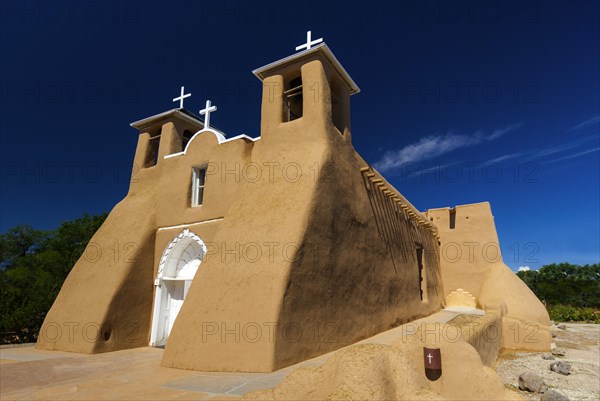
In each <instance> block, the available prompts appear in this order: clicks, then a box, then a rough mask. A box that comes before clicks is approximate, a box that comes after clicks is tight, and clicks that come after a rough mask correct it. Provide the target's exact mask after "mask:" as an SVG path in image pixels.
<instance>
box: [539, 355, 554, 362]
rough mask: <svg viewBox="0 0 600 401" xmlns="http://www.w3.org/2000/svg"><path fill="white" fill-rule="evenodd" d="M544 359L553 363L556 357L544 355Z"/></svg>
mask: <svg viewBox="0 0 600 401" xmlns="http://www.w3.org/2000/svg"><path fill="white" fill-rule="evenodd" d="M542 359H547V360H549V361H553V360H554V357H553V356H552V354H544V355H542Z"/></svg>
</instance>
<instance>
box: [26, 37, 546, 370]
mask: <svg viewBox="0 0 600 401" xmlns="http://www.w3.org/2000/svg"><path fill="white" fill-rule="evenodd" d="M315 42H316V41H315ZM305 47H306V49H305V50H302V51H300V52H298V53H295V54H293V55H291V56H289V57H287V58H284V59H282V60H279V61H276V62H274V63H271V64H268V65H266V66H264V67H262V68H259V69H257V70H255V71H254V74H255V75H256V76H257V77H258V78H259V79H260V80H261V82H262V86H263V95H262V96H263V97H262V110H261V132H260V137H258V138H250V137H247V136H244V135H241V136H237V137H233V138H226V137H225V135H224V134H223V133H221V132H220V131H218V130H216V129H214V128H211V127H210V123H209V117H210V112H211V111H214V110H215V108H214V107H212V106H211V105H210V103H208V102H207V107H206V109H205V110H204V113H205V114H206V117H205V119H204V121H203V120H201V119H199V118H198V117H197V116H195V115H194V114H192V113H190V112H188V111H186V110H185V109H183V108H182V107H180V108H177V109H173V110H170V111H167V112H165V113H162V114H158V115H155V116H152V117H149V118H146V119H144V120H140V121H138V122H136V123H133V124H132V126H133V127H135V128H136V129H138V130H139V137H138V144H137V148H136V153H135V159H134V168H133V172H132V179H131V184H130V189H129V192H128V194H127V196H126V197H125V198H124V199H123V200H122V201H121V202H120V203H119V204H117V205H116V206H115V208H114V209H113V210H112V211H111V213H110V215H109V216H108V218H107V219H106V221H105V223H104V224H103V226H102V227H101V228H100V229H99V230H98V232H97V233H96V234H95V236H94V237H93V239H92V241H91V243H90V245H89V246H88V249H87V250H86V252H85V253H84V255H83V256H82V257H81V259H80V260H79V261H78V262H77V263H76V265H75V266H74V267H73V270H72V271H71V273H70V275H69V276H68V278H67V280H66V281H65V283H64V285H63V287H62V289H61V291H60V294H59V295H58V297H57V299H56V301H55V303H54V305H53V307H52V309H51V310H50V311H49V313H48V315H47V316H46V320H45V322H44V325H43V327H42V330H41V333H40V337H39V340H38V344H37V347H38V348H41V349H48V350H65V351H72V352H80V353H99V352H108V351H116V350H120V349H126V348H134V347H143V346H155V347H164V354H163V360H162V364H163V365H164V366H167V367H175V368H184V369H194V370H207V371H249V372H267V371H273V370H276V369H279V368H282V367H284V366H288V365H291V364H293V363H297V362H299V361H302V360H306V359H309V358H312V357H315V356H318V355H321V354H323V353H326V352H329V351H332V350H335V349H338V348H340V347H343V346H346V345H349V344H352V343H355V342H357V341H359V340H361V339H364V338H367V337H369V336H372V335H374V334H377V333H379V332H382V331H385V330H387V329H390V328H392V327H395V326H398V325H400V324H402V323H405V322H409V321H412V320H415V319H417V318H420V317H424V316H427V315H430V314H432V313H434V312H436V311H439V310H440V309H442V308H443V307H444V306H446V305H447V304H454V303H458V304H459V305H463V304H465V305H466V304H470V303H472V305H471V306H477V307H481V308H484V309H485V308H486V306H487V305H488V304H490V305H491V304H496V303H498V302H501V303H502V305H503V307H504V308H505V309H506V315H505V316H506V319H507V324H508V323H517V324H518V325H522V326H524V325H526V324H527V322H536V323H538V324H539V325H540V327H541V328H542V329H541V330H539V331H538V332H536V334H535V338H536V339H537V340H538V341H537V342H536V343H535V344H533V345H529V344H526V343H524V342H523V341H522V340H521V339H515V340H512V339H507V340H506V342H505V345H506V346H507V347H514V348H524V349H540V350H541V349H546V348H548V347H549V341H550V335H549V331H548V330H547V326H548V324H549V320H548V316H547V314H546V312H545V309H544V307H543V306H542V305H541V303H540V302H539V301H538V300H537V299H536V298H535V296H534V295H533V294H532V293H531V292H529V290H528V288H527V287H526V286H525V285H524V284H523V283H521V282H520V280H519V278H518V277H516V276H515V275H514V274H513V273H512V272H511V271H510V269H509V268H508V267H506V266H505V265H504V264H503V263H502V260H501V256H500V257H499V258H497V259H495V260H489V258H486V257H482V256H481V255H477V254H476V255H475V257H474V258H472V257H467V256H466V254H465V255H464V256H461V257H460V258H459V259H458V260H453V261H449V260H446V258H444V257H442V256H443V255H442V253H441V249H442V247H443V245H444V244H445V243H446V242H450V241H452V242H456V243H459V244H460V243H461V242H467V241H470V240H477V241H481V240H482V239H485V240H486V241H489V242H494V241H495V243H496V244H497V242H498V239H497V235H496V229H495V226H494V222H493V216H492V214H491V209H490V207H489V204H487V203H481V204H474V205H466V206H463V207H457V208H455V209H450V208H444V209H435V210H430V211H427V212H425V213H422V212H420V211H419V210H417V209H416V208H415V207H414V206H413V205H412V204H411V203H410V202H409V201H408V200H407V199H406V198H404V197H403V196H402V195H401V194H400V192H399V191H398V190H397V189H395V188H394V187H393V186H392V185H391V184H390V183H389V182H387V181H386V179H385V178H384V177H383V176H382V175H381V174H379V172H377V171H376V170H375V169H374V168H373V167H371V166H370V165H369V164H368V163H367V162H365V161H364V160H363V159H362V158H361V156H360V155H359V154H358V153H357V152H356V151H355V149H354V147H353V146H352V131H351V126H350V97H351V96H352V95H353V94H356V93H358V92H359V88H358V86H357V85H356V84H355V83H354V81H353V80H352V78H351V77H350V76H349V74H348V73H347V72H346V70H345V69H344V68H343V67H342V65H341V64H340V63H339V61H338V60H337V59H336V57H335V56H334V55H333V53H332V52H331V50H330V49H329V48H328V47H327V45H326V44H324V43H320V44H316V45H315V46H313V45H312V44H311V40H310V38H309V39H308V44H307V45H305ZM182 89H183V88H182ZM184 97H185V96H184V92H183V90H182V93H181V97H180V98H178V99H181V101H182V102H183V98H184ZM205 123H206V124H205ZM453 214H454V215H453ZM450 219H453V223H452V224H451V223H450ZM115 246H117V247H118V248H119V250H120V252H119V254H118V255H119V256H118V257H115V254H114V252H113V253H111V252H108V251H107V250H108V249H112V248H114V247H115ZM459 290H460V291H459ZM457 294H459V295H457ZM457 299H458V301H456V300H457Z"/></svg>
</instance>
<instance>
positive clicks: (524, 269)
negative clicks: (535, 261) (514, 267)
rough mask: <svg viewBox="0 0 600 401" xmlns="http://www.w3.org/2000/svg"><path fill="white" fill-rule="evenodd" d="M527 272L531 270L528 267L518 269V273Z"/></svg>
mask: <svg viewBox="0 0 600 401" xmlns="http://www.w3.org/2000/svg"><path fill="white" fill-rule="evenodd" d="M529 270H531V268H530V267H529V266H520V267H519V271H520V272H526V271H529Z"/></svg>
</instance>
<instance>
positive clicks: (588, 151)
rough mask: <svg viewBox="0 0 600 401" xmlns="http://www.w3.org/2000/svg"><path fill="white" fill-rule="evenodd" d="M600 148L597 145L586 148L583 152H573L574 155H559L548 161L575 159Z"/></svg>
mask: <svg viewBox="0 0 600 401" xmlns="http://www.w3.org/2000/svg"><path fill="white" fill-rule="evenodd" d="M599 150H600V147H596V148H593V149H588V150H584V151H583V152H578V153H575V154H572V155H568V156H564V157H559V158H558V159H554V160H550V161H548V162H547V163H555V162H559V161H562V160H569V159H574V158H576V157H579V156H583V155H587V154H589V153H594V152H597V151H599Z"/></svg>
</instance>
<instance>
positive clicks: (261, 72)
mask: <svg viewBox="0 0 600 401" xmlns="http://www.w3.org/2000/svg"><path fill="white" fill-rule="evenodd" d="M317 52H321V53H323V54H324V55H325V58H327V59H328V61H329V62H330V63H331V65H332V66H333V67H334V68H335V70H336V72H337V73H338V74H340V76H341V78H342V79H343V80H344V81H345V82H346V84H347V85H348V87H349V89H350V94H351V95H354V94H356V93H359V92H360V88H359V87H358V85H356V83H355V82H354V80H353V79H352V78H351V77H350V74H348V71H346V69H345V68H344V67H343V66H342V64H341V63H340V62H339V60H338V59H337V58H336V57H335V55H334V54H333V52H332V51H331V49H329V47H328V46H327V45H326V44H325V43H321V44H319V45H317V46H314V47H312V48H310V49H308V50H303V51H301V52H298V53H294V54H292V55H290V56H287V57H284V58H282V59H280V60H277V61H274V62H272V63H269V64H267V65H264V66H262V67H260V68H257V69H255V70H254V71H252V73H253V74H254V75H255V76H256V77H257V78H258V79H260V80H261V81H262V80H263V79H264V78H265V75H266V73H267V72H268V71H270V70H272V69H273V68H275V67H278V66H281V65H284V64H287V63H289V62H292V61H295V60H297V59H300V58H303V57H306V56H308V55H310V54H313V53H317Z"/></svg>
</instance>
